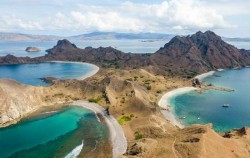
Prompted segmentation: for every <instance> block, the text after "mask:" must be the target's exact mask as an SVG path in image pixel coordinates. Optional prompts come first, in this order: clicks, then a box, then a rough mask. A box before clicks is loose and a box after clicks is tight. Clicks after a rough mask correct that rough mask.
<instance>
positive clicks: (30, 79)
mask: <svg viewBox="0 0 250 158" xmlns="http://www.w3.org/2000/svg"><path fill="white" fill-rule="evenodd" d="M93 69H94V68H93V66H91V65H89V64H76V63H57V62H49V63H40V64H15V65H0V78H9V79H14V80H16V81H18V82H21V83H24V84H29V85H42V86H47V85H48V84H47V83H45V82H43V81H42V80H41V79H40V78H43V77H56V78H60V79H73V78H80V77H83V76H86V75H88V74H89V73H91V72H92V71H93Z"/></svg>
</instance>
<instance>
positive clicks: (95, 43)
mask: <svg viewBox="0 0 250 158" xmlns="http://www.w3.org/2000/svg"><path fill="white" fill-rule="evenodd" d="M71 42H72V43H74V44H76V46H77V47H79V48H86V47H88V46H91V47H93V48H98V47H109V46H111V47H113V48H116V49H118V50H121V51H123V52H125V53H129V52H131V53H154V52H156V51H157V50H159V49H160V47H163V46H164V44H165V43H167V42H168V41H167V40H157V41H153V42H143V40H83V41H71ZM56 44H57V41H42V42H40V41H39V42H37V41H35V42H3V41H0V56H5V55H8V54H12V55H15V56H18V57H26V56H29V57H38V56H43V55H45V54H47V52H46V50H47V49H50V48H53V46H55V45H56ZM28 46H35V47H38V48H39V49H41V51H40V52H38V53H28V52H26V51H25V49H26V48H27V47H28Z"/></svg>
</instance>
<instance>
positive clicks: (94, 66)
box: [49, 61, 100, 80]
mask: <svg viewBox="0 0 250 158" xmlns="http://www.w3.org/2000/svg"><path fill="white" fill-rule="evenodd" d="M49 62H51V63H71V64H83V65H88V66H90V67H92V68H93V70H92V71H91V72H89V73H87V74H85V75H83V76H81V77H79V78H76V79H79V80H84V79H86V78H88V77H91V76H93V75H95V74H96V73H97V72H98V71H99V70H100V68H99V67H98V66H96V65H94V64H90V63H84V62H73V61H49Z"/></svg>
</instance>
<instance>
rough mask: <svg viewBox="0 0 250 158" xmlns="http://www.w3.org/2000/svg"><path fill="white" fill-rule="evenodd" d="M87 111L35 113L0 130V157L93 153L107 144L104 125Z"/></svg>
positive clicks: (67, 109)
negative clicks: (77, 150)
mask: <svg viewBox="0 0 250 158" xmlns="http://www.w3.org/2000/svg"><path fill="white" fill-rule="evenodd" d="M96 117H97V116H96V115H95V114H94V113H93V112H92V111H90V110H88V109H85V108H82V107H78V106H68V107H64V108H62V109H60V110H58V111H52V112H51V111H47V112H42V113H39V114H37V115H35V116H32V117H30V118H26V119H23V120H21V121H20V122H19V123H18V124H16V125H12V126H9V127H5V128H0V157H1V158H5V157H13V158H19V157H20V158H21V157H22V158H23V157H25V158H32V157H36V158H50V157H65V156H66V155H68V153H70V152H71V151H73V150H74V149H75V148H76V147H79V146H81V145H82V146H83V148H84V149H85V151H86V152H89V151H91V150H94V149H95V147H96V142H101V141H104V142H107V141H109V130H108V128H107V126H106V125H105V124H104V123H102V122H99V121H98V120H97V118H96Z"/></svg>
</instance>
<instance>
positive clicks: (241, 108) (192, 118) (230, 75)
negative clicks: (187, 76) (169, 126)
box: [170, 68, 250, 131]
mask: <svg viewBox="0 0 250 158" xmlns="http://www.w3.org/2000/svg"><path fill="white" fill-rule="evenodd" d="M205 81H206V82H207V83H212V84H213V85H217V86H223V87H227V88H231V89H234V90H235V91H234V92H223V91H215V90H208V91H205V92H204V93H202V94H198V93H197V92H195V91H192V92H189V93H186V94H182V95H178V96H175V97H173V98H171V100H170V102H171V105H173V106H174V113H175V114H176V115H177V117H180V118H181V117H183V116H185V117H186V118H185V119H182V120H181V121H182V123H183V124H185V125H190V124H196V123H199V124H206V123H213V127H214V129H215V130H216V131H226V130H230V129H233V128H241V127H243V126H250V106H249V105H250V97H249V89H250V68H244V69H241V70H226V71H222V72H216V73H215V74H214V75H213V76H210V77H208V78H206V79H205ZM224 104H229V105H230V106H231V107H229V108H223V107H222V105H224ZM198 118H199V119H198Z"/></svg>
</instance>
